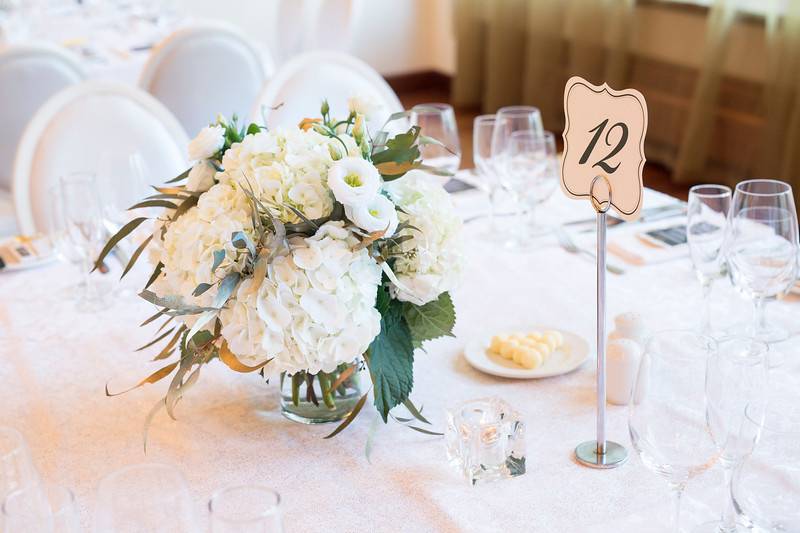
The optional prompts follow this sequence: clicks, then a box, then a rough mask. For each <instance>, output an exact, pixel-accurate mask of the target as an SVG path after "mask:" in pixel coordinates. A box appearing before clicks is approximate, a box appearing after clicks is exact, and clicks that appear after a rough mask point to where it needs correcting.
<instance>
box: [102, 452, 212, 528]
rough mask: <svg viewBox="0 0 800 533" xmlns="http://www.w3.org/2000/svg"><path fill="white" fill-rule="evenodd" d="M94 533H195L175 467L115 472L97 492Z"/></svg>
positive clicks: (147, 466) (183, 485)
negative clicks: (110, 532)
mask: <svg viewBox="0 0 800 533" xmlns="http://www.w3.org/2000/svg"><path fill="white" fill-rule="evenodd" d="M94 531H95V533H106V532H108V531H114V532H115V533H138V532H141V531H148V532H151V533H168V532H169V533H194V532H195V531H198V527H197V522H196V518H195V513H194V504H193V502H192V497H191V494H190V493H189V487H188V485H187V483H186V480H185V479H184V477H183V475H182V474H181V473H180V472H179V471H178V470H176V469H175V468H174V467H172V466H169V465H164V464H157V463H145V464H139V465H134V466H129V467H126V468H123V469H121V470H117V471H116V472H113V473H112V474H110V475H108V476H107V477H105V478H104V479H103V480H102V481H101V482H100V486H99V488H98V490H97V502H96V508H95V515H94Z"/></svg>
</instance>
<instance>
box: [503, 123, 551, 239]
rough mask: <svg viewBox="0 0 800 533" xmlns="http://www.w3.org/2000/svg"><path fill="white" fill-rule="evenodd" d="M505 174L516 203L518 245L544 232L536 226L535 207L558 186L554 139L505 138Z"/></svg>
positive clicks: (532, 134)
mask: <svg viewBox="0 0 800 533" xmlns="http://www.w3.org/2000/svg"><path fill="white" fill-rule="evenodd" d="M506 163H507V165H508V166H507V168H506V173H507V174H508V177H509V183H512V184H513V189H514V193H515V194H516V196H517V197H518V198H519V199H520V206H521V213H520V214H521V216H520V219H521V221H520V224H519V228H518V230H519V237H520V241H521V243H520V244H525V243H526V241H527V238H528V237H532V236H536V235H541V234H542V233H544V231H545V230H546V228H544V227H538V226H537V225H536V219H535V215H536V206H537V205H538V204H541V203H543V202H544V201H545V200H547V199H548V198H550V196H551V195H552V194H553V191H555V190H556V187H557V186H558V159H557V155H556V139H555V136H554V135H553V134H552V133H551V132H549V131H545V132H540V131H538V130H520V131H515V132H514V133H512V134H511V137H510V138H509V145H508V157H507V158H506Z"/></svg>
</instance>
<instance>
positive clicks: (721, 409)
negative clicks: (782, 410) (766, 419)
mask: <svg viewBox="0 0 800 533" xmlns="http://www.w3.org/2000/svg"><path fill="white" fill-rule="evenodd" d="M768 349H769V348H768V346H767V345H766V344H765V343H763V342H760V341H757V340H753V339H749V338H745V337H730V338H727V339H725V340H722V341H719V343H718V350H717V353H716V354H714V355H712V356H711V357H709V358H708V364H707V368H706V420H707V423H708V430H709V432H710V433H711V437H712V439H714V443H715V444H716V446H717V450H719V452H720V456H719V462H720V465H721V466H722V468H723V471H724V473H725V502H724V506H723V510H722V517H721V520H719V521H717V522H710V523H707V524H703V525H702V526H700V527H699V528H697V529H695V531H696V532H700V531H708V532H712V531H714V532H719V533H732V532H735V531H737V526H736V512H735V510H734V508H733V501H732V499H731V496H730V494H731V493H730V491H731V479H732V476H733V472H734V470H735V468H736V467H737V466H738V465H739V464H740V463H741V462H742V460H743V459H744V458H745V457H746V456H747V455H748V454H749V453H750V452H751V451H752V446H753V442H752V440H751V439H747V438H742V436H741V434H740V430H741V428H742V424H744V422H745V408H746V407H748V405H749V406H750V407H749V408H750V410H751V416H755V415H756V414H757V412H758V411H757V410H758V408H759V406H761V408H762V410H763V408H764V407H765V404H766V394H767V351H768Z"/></svg>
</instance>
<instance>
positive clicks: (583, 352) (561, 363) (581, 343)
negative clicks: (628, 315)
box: [464, 326, 589, 379]
mask: <svg viewBox="0 0 800 533" xmlns="http://www.w3.org/2000/svg"><path fill="white" fill-rule="evenodd" d="M548 329H557V328H543V327H538V326H533V327H530V328H525V329H520V330H517V331H510V332H501V333H500V334H505V335H512V334H525V333H529V332H531V331H547V330H548ZM558 331H560V332H561V334H562V335H563V336H564V344H563V345H562V346H561V347H560V348H559V349H557V350H555V351H554V352H553V353H551V354H550V357H548V358H547V360H546V361H545V362H544V363H543V364H542V365H541V366H539V367H537V368H523V367H521V366H519V365H518V364H516V363H515V362H514V361H511V360H509V359H505V358H504V357H501V356H499V355H497V354H495V353H493V352H491V351H489V343H490V342H491V340H492V335H491V334H489V335H482V336H480V337H477V338H475V339H472V340H471V341H469V342H468V343H467V345H466V347H465V348H464V357H466V359H467V362H468V363H469V364H470V365H472V366H473V367H474V368H475V369H477V370H480V371H481V372H486V373H487V374H491V375H493V376H499V377H501V378H512V379H536V378H549V377H552V376H559V375H561V374H566V373H567V372H572V371H573V370H575V369H576V368H578V367H579V366H581V365H582V364H583V363H584V361H586V358H587V357H588V356H589V343H587V342H586V341H585V340H584V339H583V338H582V337H580V336H578V335H576V334H574V333H570V332H569V331H563V330H560V329H559V330H558Z"/></svg>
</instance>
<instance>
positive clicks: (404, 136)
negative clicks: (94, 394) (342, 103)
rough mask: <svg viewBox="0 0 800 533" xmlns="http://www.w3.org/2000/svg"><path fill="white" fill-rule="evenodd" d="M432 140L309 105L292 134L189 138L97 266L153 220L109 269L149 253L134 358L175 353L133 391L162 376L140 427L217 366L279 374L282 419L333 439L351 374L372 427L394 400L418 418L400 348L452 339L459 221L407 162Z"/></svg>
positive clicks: (347, 417)
mask: <svg viewBox="0 0 800 533" xmlns="http://www.w3.org/2000/svg"><path fill="white" fill-rule="evenodd" d="M403 116H404V114H403V113H399V114H395V115H393V116H392V117H390V119H389V121H394V120H398V119H401V118H403ZM387 124H388V122H387ZM384 129H386V128H385V127H384ZM436 142H437V141H435V140H433V139H428V138H425V137H424V136H421V135H420V131H419V128H418V127H412V128H410V129H409V130H407V131H405V132H403V133H400V134H397V135H395V136H393V137H390V136H389V134H388V133H387V132H386V131H380V132H377V133H376V134H375V135H374V137H371V136H370V134H369V132H368V131H367V130H366V127H365V117H364V115H362V114H361V113H360V112H359V110H358V105H357V104H356V103H355V102H354V103H351V105H350V112H349V115H348V116H347V118H346V119H344V120H338V121H337V120H335V119H334V118H332V117H331V116H330V110H329V106H328V104H327V103H326V102H324V103H323V105H322V108H321V117H320V118H315V119H305V120H303V121H302V122H301V123H300V124H299V125H298V126H297V127H293V128H288V129H274V130H272V129H268V128H267V127H265V126H259V125H256V124H250V125H249V126H247V127H246V128H244V127H242V128H239V127H238V125H237V120H236V118H235V117H234V118H233V120H231V121H226V120H225V119H223V118H218V119H217V121H216V122H215V123H214V124H212V125H210V126H208V127H206V128H204V129H203V130H202V131H201V132H200V133H199V134H198V135H197V137H196V138H195V139H193V140H192V141H191V143H190V144H189V158H190V159H191V160H193V161H194V163H193V166H192V167H191V168H190V169H188V170H187V171H185V172H184V173H182V174H181V175H179V176H178V177H176V178H174V179H172V180H170V181H169V182H167V184H166V185H165V186H163V187H154V189H155V191H156V194H153V195H152V196H149V197H148V198H146V199H144V200H143V201H142V202H140V203H138V204H136V205H134V206H133V207H132V208H131V209H147V210H148V212H149V213H152V212H154V211H155V212H158V215H157V216H155V217H147V216H141V217H137V218H134V219H133V220H131V221H130V222H129V223H128V224H126V225H125V226H124V227H122V228H121V229H120V231H119V232H118V233H117V234H116V235H114V236H113V237H112V238H111V239H110V240H109V242H108V243H107V244H106V246H105V247H104V249H103V251H102V252H101V254H100V256H99V258H98V260H97V264H98V265H99V264H100V262H101V261H102V260H103V258H104V257H105V256H106V255H107V254H108V253H109V252H110V251H111V250H112V249H113V247H114V246H116V245H117V243H119V241H120V240H121V239H123V238H125V237H127V236H128V235H130V234H131V233H132V232H133V231H134V230H135V229H136V228H137V227H138V226H140V225H141V224H142V223H143V222H144V221H145V220H147V219H148V218H151V219H153V218H154V222H153V223H154V231H153V232H152V234H151V235H149V236H148V237H147V238H146V239H145V240H144V242H142V243H141V245H140V246H139V247H138V248H137V249H136V251H135V252H134V253H133V254H132V257H131V260H130V262H129V264H128V265H127V267H126V268H125V270H124V273H123V275H125V274H126V273H127V272H128V271H129V270H130V269H131V267H132V266H133V264H134V263H135V262H136V261H137V259H138V258H139V257H140V256H141V255H142V253H143V252H144V250H145V249H147V250H148V255H149V259H150V261H151V262H152V263H153V265H154V270H153V273H152V275H151V276H150V278H149V280H148V281H147V283H146V285H145V287H144V290H143V291H142V292H141V294H140V296H141V297H142V298H144V299H145V300H147V301H148V302H150V303H152V304H154V305H156V306H158V308H159V309H158V311H157V312H156V313H155V314H154V315H153V316H151V317H149V318H148V319H147V320H145V321H144V324H149V323H151V322H153V321H155V320H160V319H163V320H164V323H163V324H162V325H161V328H160V329H159V331H158V332H157V334H156V338H155V340H153V341H152V342H150V343H148V344H147V345H146V346H145V347H148V348H149V347H151V346H156V349H158V350H159V351H158V353H157V355H156V356H155V360H163V361H169V360H170V359H173V358H174V360H172V361H171V362H168V363H166V365H165V366H163V367H162V368H160V369H159V370H158V371H156V372H155V373H153V374H151V375H150V376H147V377H146V378H144V379H143V380H142V381H140V382H139V383H138V385H142V384H145V383H154V382H156V381H159V380H161V379H164V378H167V377H169V376H171V382H170V384H169V388H168V391H167V393H166V395H165V397H164V398H163V400H161V401H160V402H159V403H158V405H156V407H155V408H154V409H153V411H152V412H151V417H152V415H154V414H155V413H156V412H158V411H159V410H160V409H161V408H164V409H166V411H167V412H168V413H169V415H170V416H174V409H175V405H176V403H177V402H178V400H179V399H180V398H181V397H182V395H183V394H184V393H185V392H186V391H187V390H188V389H189V387H191V385H193V384H194V383H195V382H196V380H197V378H198V376H199V372H200V370H201V369H202V367H203V366H204V365H206V364H208V363H210V362H212V361H213V360H215V359H218V360H220V361H221V362H222V363H224V364H225V365H227V366H228V367H229V368H230V369H232V370H234V371H237V372H259V373H261V374H262V375H263V376H264V377H265V378H267V379H270V378H279V379H280V382H281V388H282V391H283V392H282V409H283V411H284V414H286V415H287V416H288V417H290V418H293V419H295V420H300V421H303V422H322V421H331V420H343V422H342V424H341V425H340V426H339V427H338V428H337V429H336V430H335V431H334V432H333V434H335V433H338V432H339V431H340V430H341V429H343V428H344V427H345V426H346V425H347V424H349V422H350V421H352V420H353V418H354V417H355V416H356V415H357V414H358V412H359V411H360V410H361V409H362V407H363V406H364V404H365V402H366V400H367V398H368V395H369V390H367V391H366V392H365V391H364V390H363V389H364V387H362V386H361V383H360V382H359V376H360V375H363V374H368V376H369V381H371V385H372V386H371V389H372V393H373V396H374V405H375V407H376V408H377V410H378V412H379V413H380V414H381V416H382V418H383V420H384V422H386V421H387V417H388V416H389V411H390V410H391V409H392V408H393V407H395V406H397V405H399V404H404V405H405V406H406V407H407V408H408V409H409V411H410V412H411V413H412V414H413V415H414V416H415V417H417V418H418V419H419V420H421V421H423V422H424V421H425V419H424V417H422V415H421V414H419V411H418V410H417V409H416V407H415V406H414V405H413V404H412V403H411V401H410V399H409V394H410V393H411V390H412V386H413V382H414V380H413V359H414V350H415V349H416V348H419V347H421V345H422V343H423V342H424V341H426V340H430V339H434V338H437V337H440V336H443V335H450V334H451V331H452V327H453V324H454V321H455V311H454V308H453V303H452V301H451V298H450V295H449V293H448V291H449V290H450V289H451V288H452V287H453V286H454V283H455V282H456V280H457V279H458V275H459V271H460V259H461V255H460V249H459V233H460V229H461V221H460V219H459V217H458V216H457V215H456V213H455V211H454V209H453V206H452V203H451V201H450V198H449V195H448V194H447V193H446V192H445V190H444V189H443V188H442V186H441V185H440V184H439V182H438V180H437V179H435V178H432V177H431V176H430V175H429V174H427V173H425V172H423V170H428V171H433V170H435V169H429V168H426V167H425V166H424V165H423V164H422V161H421V158H420V150H419V147H420V145H421V144H424V143H436ZM169 326H171V327H169ZM360 370H366V372H359V371H360ZM138 385H137V386H138ZM107 394H111V393H110V392H109V391H107ZM148 420H149V418H148Z"/></svg>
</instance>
